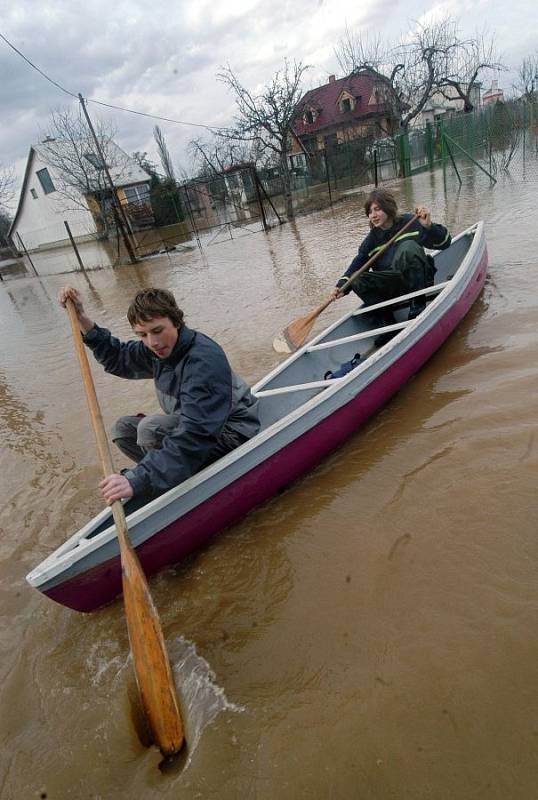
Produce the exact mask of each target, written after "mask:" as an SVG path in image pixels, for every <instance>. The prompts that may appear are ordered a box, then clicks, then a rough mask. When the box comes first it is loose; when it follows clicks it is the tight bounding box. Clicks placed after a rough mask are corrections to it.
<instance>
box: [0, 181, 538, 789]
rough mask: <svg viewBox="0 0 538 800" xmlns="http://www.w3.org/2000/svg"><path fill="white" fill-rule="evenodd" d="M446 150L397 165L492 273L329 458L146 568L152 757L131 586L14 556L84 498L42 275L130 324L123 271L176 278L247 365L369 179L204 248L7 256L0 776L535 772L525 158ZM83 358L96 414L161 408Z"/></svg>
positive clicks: (202, 784)
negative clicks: (413, 169) (82, 586)
mask: <svg viewBox="0 0 538 800" xmlns="http://www.w3.org/2000/svg"><path fill="white" fill-rule="evenodd" d="M462 177H463V180H464V183H463V186H462V188H461V189H460V190H459V189H458V185H457V182H456V181H454V180H453V177H452V176H451V175H449V176H448V182H447V184H446V186H445V185H444V184H443V177H442V173H440V172H438V173H434V174H433V175H430V174H423V175H421V176H417V177H415V178H413V179H410V180H408V181H405V182H401V183H397V184H395V189H396V191H397V193H398V196H399V200H400V205H401V207H402V208H405V209H410V208H411V207H413V206H414V204H415V203H417V202H423V203H426V204H428V205H430V207H431V208H432V210H433V216H434V219H437V220H439V221H445V222H446V223H447V225H448V226H449V227H450V229H451V231H452V232H453V233H457V232H458V231H460V230H462V229H463V228H465V227H467V226H468V225H470V224H471V223H473V222H475V221H476V220H477V219H480V218H483V219H484V220H485V222H486V232H487V239H488V248H489V257H490V266H489V277H488V280H487V284H486V287H485V290H484V292H483V294H482V296H481V297H480V298H479V300H478V301H477V303H476V304H475V305H474V306H473V308H472V309H471V311H470V313H469V315H468V316H467V317H466V319H465V320H464V321H463V323H462V324H461V325H460V327H459V328H458V330H457V331H456V332H455V333H454V334H453V335H452V336H451V337H450V339H449V340H448V341H447V343H446V344H445V345H444V346H443V348H442V349H441V350H440V351H439V352H438V353H437V354H436V355H435V356H434V357H433V359H432V360H431V361H430V362H429V363H428V364H427V365H426V366H425V367H424V369H423V370H422V371H421V372H420V374H419V375H417V376H416V377H415V378H414V379H413V380H412V381H411V382H410V383H409V384H408V385H407V386H406V387H405V388H404V389H403V390H402V391H401V392H400V393H399V394H398V395H397V396H396V397H395V398H393V400H392V401H391V402H390V403H389V404H388V405H387V406H386V407H385V408H384V409H383V410H382V411H381V412H380V413H379V414H377V416H376V417H375V418H373V419H372V420H371V421H370V423H369V424H368V425H367V426H366V427H365V428H364V429H363V430H361V431H359V432H358V433H357V434H356V435H355V436H354V437H353V438H352V439H351V440H350V441H349V442H348V443H347V444H346V445H345V446H344V447H343V448H342V449H340V450H339V451H338V452H336V453H335V454H334V455H333V456H331V457H330V458H328V459H327V460H326V461H324V463H323V464H322V465H321V466H320V467H319V468H317V469H316V470H314V471H313V472H312V473H311V474H309V475H308V476H305V477H304V478H303V479H302V480H301V481H299V482H297V483H296V484H294V485H293V486H291V487H290V488H289V489H288V490H287V491H286V492H285V493H284V494H282V495H281V496H279V497H277V498H275V499H274V500H272V501H271V502H269V503H267V504H266V505H264V506H263V507H261V508H259V509H258V510H256V511H255V512H254V513H252V514H251V515H250V516H249V517H248V518H246V519H245V520H244V521H243V522H241V523H240V524H238V525H236V526H235V527H233V529H230V530H228V531H225V532H224V533H222V534H221V535H219V536H218V537H217V538H216V539H214V540H213V542H212V543H211V544H210V545H209V546H208V547H207V548H206V549H204V550H203V551H202V552H199V553H197V554H196V555H195V556H193V557H192V558H191V559H189V560H188V561H187V562H186V563H184V564H182V565H181V566H179V567H177V568H175V569H173V570H170V571H168V572H165V573H163V574H161V575H159V576H158V577H157V578H155V579H152V580H151V582H150V585H151V591H152V594H153V597H154V600H155V603H156V605H157V608H158V609H159V613H160V616H161V621H162V625H163V630H164V634H165V638H166V641H167V644H168V647H169V650H170V654H171V661H172V664H173V667H174V670H175V673H176V677H177V679H178V685H179V691H180V695H181V696H182V698H183V703H184V705H185V708H186V711H187V713H186V716H187V718H188V719H187V727H188V731H190V734H189V735H190V741H189V745H190V753H189V761H188V764H186V765H184V766H183V769H179V768H178V769H175V770H171V771H170V772H167V773H162V772H161V771H159V769H158V763H159V760H160V759H159V754H158V753H157V751H156V750H155V749H146V748H145V747H144V746H143V745H142V744H141V743H140V741H139V739H138V737H137V734H136V729H135V725H134V723H133V712H132V702H131V696H132V694H133V678H132V669H131V664H130V661H129V658H128V642H127V634H126V629H125V621H124V614H123V608H122V604H121V602H118V603H115V604H114V605H112V606H109V607H108V608H105V609H103V610H101V611H98V612H96V613H94V614H91V615H82V614H78V613H76V612H74V611H70V610H68V609H65V608H63V607H60V606H58V605H56V604H54V603H53V602H52V601H50V600H48V599H46V598H44V597H43V596H41V595H40V594H39V593H38V592H36V591H35V590H33V589H31V588H30V587H29V586H28V585H27V584H26V582H25V575H26V573H27V572H29V571H30V570H31V569H32V568H33V567H35V566H36V565H37V564H38V563H39V562H40V561H41V560H42V559H43V558H45V557H46V556H47V555H48V554H49V553H50V552H51V551H52V550H53V549H54V548H55V547H57V546H59V545H60V544H61V543H62V542H63V541H64V540H65V539H66V538H67V537H68V536H69V535H70V534H71V533H73V532H74V531H75V530H76V529H78V528H79V527H80V526H81V525H82V524H83V523H84V522H85V521H86V520H87V519H88V518H89V517H90V515H93V514H94V513H95V512H96V511H97V510H98V509H99V508H100V507H101V503H100V501H99V497H98V494H97V492H96V485H97V483H98V481H99V479H100V470H99V466H98V460H97V456H96V453H95V445H94V439H93V433H92V431H91V428H90V424H89V421H88V415H87V410H86V401H85V396H84V392H83V388H82V385H81V380H80V377H79V373H78V366H77V363H76V358H75V355H74V351H73V346H72V342H71V338H70V329H69V325H68V320H67V317H66V314H65V312H64V311H63V310H62V309H61V308H60V307H59V306H57V304H56V301H55V296H56V292H57V290H58V288H59V287H60V286H61V285H63V284H65V283H66V282H69V283H71V284H73V285H75V286H76V287H77V288H79V289H80V290H81V291H82V292H83V294H84V297H85V299H86V307H87V309H88V311H89V313H90V314H92V315H93V317H94V319H95V320H96V321H97V322H98V323H99V324H101V325H106V326H109V327H111V328H112V329H113V330H114V332H116V333H117V334H119V335H121V336H127V335H128V333H129V327H128V323H127V320H126V318H125V310H126V308H127V305H128V302H129V299H130V297H131V296H132V295H133V294H134V293H135V292H136V290H138V289H139V288H141V287H144V286H148V285H157V286H164V287H168V288H171V289H173V290H174V292H175V294H176V297H177V299H178V301H179V303H180V305H181V306H182V307H183V308H184V310H185V312H186V316H187V322H188V324H189V325H191V326H192V327H195V328H199V329H200V330H202V331H204V332H206V333H208V334H209V335H211V336H213V337H214V338H215V339H216V340H217V341H219V342H220V343H221V344H222V345H223V346H224V348H225V350H226V351H227V353H228V355H229V358H230V360H231V362H232V364H233V366H234V368H235V369H236V370H237V371H238V372H239V373H240V374H242V375H243V376H244V377H245V378H246V379H247V380H249V381H250V382H252V383H253V382H255V381H256V380H257V379H259V378H260V377H262V376H263V375H264V374H265V373H266V372H267V371H268V370H269V369H270V368H272V367H273V366H274V365H275V364H276V363H278V360H279V358H280V357H279V356H277V354H275V353H274V352H273V350H272V347H271V343H272V340H273V337H274V335H275V334H276V333H278V332H279V331H280V330H281V329H282V328H283V327H284V326H285V325H286V324H287V323H288V322H290V321H291V320H293V319H296V318H297V317H299V316H301V315H302V314H304V313H306V312H307V311H309V310H312V309H313V308H315V307H316V306H318V305H319V304H320V303H321V302H322V301H323V300H324V299H325V297H326V296H327V294H328V293H329V291H330V290H331V288H332V286H333V285H334V281H335V279H336V278H337V277H338V276H339V275H340V274H341V272H342V270H343V269H344V268H345V267H346V266H347V264H348V263H349V260H350V259H351V257H352V256H353V255H354V253H355V251H356V247H357V245H358V242H359V241H360V239H361V237H362V236H363V235H364V234H365V232H366V224H365V218H364V216H363V213H362V211H361V199H362V198H361V196H360V195H357V196H356V197H353V196H350V198H349V199H348V200H347V201H345V202H343V203H340V204H338V205H337V206H334V207H333V209H328V210H325V211H321V212H316V213H314V214H311V215H310V216H308V217H303V218H300V219H298V220H297V222H296V223H292V224H287V225H285V226H282V227H281V228H275V229H273V230H272V231H270V232H269V233H268V234H267V235H266V234H263V233H256V234H249V233H246V234H245V235H244V237H243V238H240V239H234V240H233V241H227V242H222V243H220V244H216V245H215V246H212V247H208V248H205V249H204V250H203V252H202V253H200V252H198V251H197V250H193V251H191V252H187V253H178V254H175V253H174V254H171V255H170V256H164V257H162V258H155V259H151V260H147V261H145V262H141V263H139V264H138V265H136V266H125V267H120V268H117V269H115V270H112V269H103V270H99V271H94V272H91V273H88V274H87V276H84V275H83V274H81V273H77V274H75V275H69V276H60V275H56V276H51V277H48V278H42V279H40V278H36V277H24V278H16V279H12V280H9V281H5V282H4V283H2V284H0V331H1V337H0V398H1V405H0V436H1V441H2V449H1V456H0V469H1V475H2V482H1V487H2V488H1V509H0V527H1V533H0V569H1V588H0V591H1V594H2V606H1V608H2V620H1V629H0V631H1V632H0V647H1V655H2V657H1V666H0V670H1V672H0V736H1V740H0V741H1V749H0V797H1V798H2V800H27V799H29V798H39V797H41V798H48V800H64V798H73V799H74V800H82V798H85V799H86V798H87V799H90V798H91V800H108V798H122V799H123V798H126V799H127V798H144V800H156V799H157V798H159V800H161V799H162V800H168V799H171V798H179V797H181V798H215V799H216V798H218V799H219V800H233V799H234V798H239V797H241V798H256V800H277V799H278V800H295V799H296V798H308V799H309V800H310V799H312V800H317V799H318V798H343V799H346V800H347V798H360V800H389V799H390V800H422V798H424V799H426V798H428V800H430V799H433V800H441V799H443V800H444V799H445V798H446V799H447V800H448V799H449V798H450V800H453V798H458V799H459V798H473V800H476V799H478V798H484V800H486V799H487V800H491V799H492V798H495V799H496V798H498V799H499V800H501V799H502V800H507V798H510V800H531V798H535V797H536V796H537V791H538V790H537V788H536V786H537V775H538V690H537V683H536V664H537V663H538V636H537V633H536V627H537V626H536V620H537V613H538V582H537V579H536V574H537V562H538V535H537V530H538V493H537V491H536V475H537V466H538V437H537V433H536V424H537V416H538V414H537V410H538V407H537V378H538V333H537V324H536V322H537V318H538V317H537V313H538V269H537V257H536V219H535V214H534V213H533V210H534V209H535V207H536V201H537V200H538V173H536V174H530V173H528V174H527V175H526V176H525V177H521V176H518V177H517V178H514V177H512V178H511V177H506V176H505V177H500V178H499V182H498V184H497V185H496V186H494V187H491V186H490V184H489V181H488V179H487V178H486V177H485V176H484V175H482V174H481V173H479V172H474V171H471V170H467V171H466V172H464V173H463V174H462ZM352 303H353V300H352V298H345V299H343V300H341V301H340V302H339V303H338V304H335V306H334V307H331V308H330V309H328V310H327V312H325V313H324V315H323V317H322V319H320V320H319V321H318V326H319V327H318V328H317V330H319V329H321V327H323V325H325V324H328V323H329V322H330V321H331V320H333V319H335V318H336V316H337V315H338V316H339V315H340V314H343V313H344V312H345V311H346V310H347V309H348V308H349V307H350V306H351V304H352ZM94 375H95V380H96V386H97V392H98V395H99V397H100V400H101V404H102V409H103V415H104V418H105V422H106V423H107V424H110V423H112V421H113V420H114V419H115V418H116V417H117V416H119V415H120V414H122V413H136V412H138V411H148V410H151V409H152V408H155V401H154V398H153V389H152V385H151V382H136V383H133V382H128V381H121V380H119V379H117V378H113V377H111V376H107V375H105V374H104V373H103V372H102V371H101V370H100V369H99V368H97V369H96V370H95V371H94ZM116 464H117V467H118V468H119V467H121V466H124V463H123V462H122V460H121V458H119V457H118V458H117V461H116ZM195 663H196V664H197V665H198V667H200V665H202V666H201V667H200V668H201V669H202V672H203V675H202V676H201V678H200V681H199V684H200V685H201V686H203V687H204V688H205V689H206V690H208V691H206V692H205V693H204V692H203V691H201V692H200V693H198V694H197V693H196V691H195V690H193V685H192V674H193V670H194V666H193V665H194V664H195ZM204 670H205V672H204ZM211 687H213V688H211ZM215 697H220V704H217V706H213V707H211V708H210V706H211V702H214V701H215Z"/></svg>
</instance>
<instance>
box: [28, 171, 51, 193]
mask: <svg viewBox="0 0 538 800" xmlns="http://www.w3.org/2000/svg"><path fill="white" fill-rule="evenodd" d="M36 175H37V177H38V180H39V183H40V184H41V186H42V187H43V191H44V192H45V194H50V193H51V192H55V191H56V187H55V186H54V184H53V182H52V178H51V177H50V175H49V171H48V169H47V168H46V167H45V168H44V169H38V170H37V172H36ZM32 196H33V195H32Z"/></svg>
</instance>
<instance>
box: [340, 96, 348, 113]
mask: <svg viewBox="0 0 538 800" xmlns="http://www.w3.org/2000/svg"><path fill="white" fill-rule="evenodd" d="M340 111H341V112H342V113H343V114H345V112H346V111H351V100H350V99H349V97H344V99H343V100H342V102H341V103H340Z"/></svg>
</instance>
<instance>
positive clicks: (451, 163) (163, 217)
mask: <svg viewBox="0 0 538 800" xmlns="http://www.w3.org/2000/svg"><path fill="white" fill-rule="evenodd" d="M439 167H441V168H442V169H443V170H445V171H446V170H452V171H455V173H456V174H457V177H458V178H459V180H460V182H461V181H463V180H464V178H465V170H466V168H467V167H470V168H472V169H473V170H474V169H475V168H476V167H478V168H480V169H481V170H483V171H484V172H485V173H487V175H489V177H490V179H491V180H492V181H495V180H496V179H498V177H499V176H500V175H501V174H502V173H503V172H509V173H510V174H511V175H512V176H514V177H516V178H518V177H519V178H521V179H523V177H525V179H529V178H530V179H531V180H537V181H538V102H524V101H521V100H520V101H509V102H506V103H503V102H501V103H499V102H498V103H495V104H494V105H491V106H486V107H483V108H480V109H478V110H476V111H474V112H472V113H467V114H465V113H458V114H453V115H451V116H448V115H445V116H444V117H443V118H442V119H439V120H436V121H435V122H434V123H433V124H427V125H425V126H424V127H422V128H412V129H410V130H409V131H407V132H402V133H399V134H397V135H395V136H392V137H386V138H382V139H376V140H373V139H355V140H352V141H348V142H344V143H341V144H336V143H335V142H334V140H330V141H329V142H327V146H326V148H325V149H323V150H317V151H315V152H312V153H311V154H309V155H308V156H307V155H306V154H305V157H304V159H303V163H302V164H300V165H296V167H295V169H294V170H293V171H292V175H291V192H292V201H293V207H294V210H295V211H296V212H299V213H300V212H306V211H309V210H312V209H315V208H322V207H325V206H327V205H329V204H331V203H333V202H334V201H336V200H339V199H341V198H342V197H344V196H346V195H348V194H351V193H355V192H357V191H358V190H361V189H363V190H365V191H367V190H369V189H370V188H373V187H374V186H378V185H380V184H383V183H385V182H387V181H389V182H390V181H394V180H396V179H399V178H405V177H409V176H411V175H414V174H416V173H418V172H421V171H424V170H433V169H436V168H439ZM138 195H140V196H138ZM138 195H137V197H136V198H134V200H135V202H133V198H129V202H127V197H125V198H123V199H122V207H123V210H124V211H125V217H126V220H125V222H126V226H127V228H128V231H127V233H128V235H129V237H130V241H131V246H132V249H133V251H134V253H135V254H136V255H137V256H139V257H144V256H147V255H149V254H151V253H163V252H168V251H170V250H174V249H183V248H185V247H199V248H202V247H209V246H212V245H215V244H219V243H221V242H224V241H226V240H229V239H236V238H239V237H241V236H248V235H251V234H253V233H258V232H260V231H263V230H267V229H268V228H269V227H271V226H272V225H274V224H277V223H279V222H281V221H282V220H283V218H284V216H285V199H284V191H283V181H282V178H281V176H280V175H279V174H278V170H276V169H272V170H270V169H260V170H257V169H256V168H255V167H254V165H253V164H242V165H238V166H235V167H233V168H231V169H228V170H225V171H224V172H214V173H209V174H207V175H206V176H202V177H199V178H196V179H192V180H189V181H186V182H184V183H183V184H181V185H179V184H177V183H176V182H175V181H172V180H171V179H170V180H168V179H167V180H165V181H163V180H162V179H160V180H159V179H157V178H155V179H152V182H151V183H150V184H148V187H147V192H146V194H144V195H141V194H140V192H138ZM108 203H109V205H110V208H109V207H108V206H106V207H105V206H103V204H101V206H102V207H100V216H99V215H98V217H99V218H98V219H96V218H95V214H94V212H93V211H91V213H90V212H87V214H86V216H85V218H84V219H83V220H82V219H79V218H78V217H77V218H74V217H73V216H71V217H70V222H69V224H68V222H67V221H66V220H61V219H60V220H58V222H57V223H54V224H51V225H49V226H48V227H47V228H42V229H41V228H40V229H39V230H37V229H36V230H33V231H25V232H24V233H23V235H22V238H21V236H20V234H18V238H17V239H15V240H14V242H13V244H14V246H15V249H16V250H17V251H18V252H19V253H22V254H24V255H25V256H26V258H27V260H28V261H29V263H30V264H31V266H32V268H33V271H34V272H39V273H43V272H44V271H45V270H46V271H47V272H50V271H51V270H53V269H54V271H56V270H57V269H58V270H59V269H60V266H59V263H60V260H61V256H62V254H63V253H65V252H66V251H69V252H70V253H71V255H70V257H69V259H68V260H67V261H68V262H69V263H67V261H66V267H65V268H66V269H84V268H85V267H86V268H90V269H91V268H95V267H97V266H104V265H107V264H114V263H125V262H126V261H127V260H128V259H127V258H126V251H125V247H124V242H123V238H124V237H122V236H120V233H119V230H118V220H117V213H116V212H115V210H114V208H112V205H111V203H112V201H111V200H110V199H109V201H108ZM105 205H106V204H105ZM113 212H114V213H113ZM92 214H93V217H94V218H93V220H92ZM90 223H91V224H90ZM93 223H95V224H93ZM34 253H39V254H40V257H41V262H46V267H45V266H41V263H38V261H37V260H36V259H33V254H34ZM30 254H31V255H30ZM32 259H33V260H32ZM53 262H54V264H56V263H58V266H57V267H56V266H54V267H53V266H52V265H53Z"/></svg>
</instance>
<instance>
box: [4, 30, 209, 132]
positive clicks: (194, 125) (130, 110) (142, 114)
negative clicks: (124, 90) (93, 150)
mask: <svg viewBox="0 0 538 800" xmlns="http://www.w3.org/2000/svg"><path fill="white" fill-rule="evenodd" d="M0 39H2V40H3V41H4V42H5V43H6V44H7V45H8V47H11V49H12V50H14V51H15V53H17V55H19V56H20V57H21V58H22V59H24V61H26V63H27V64H29V65H30V66H31V67H32V69H35V70H36V71H37V72H39V74H40V75H41V76H42V77H43V78H45V80H47V81H48V82H49V83H52V84H53V86H56V88H57V89H60V90H61V91H62V92H64V93H65V94H68V95H69V96H70V97H74V98H75V100H78V99H79V97H78V95H77V94H75V93H74V92H70V91H69V90H68V89H66V88H65V87H64V86H61V85H60V84H59V83H57V82H56V81H55V80H53V79H52V78H50V77H49V76H48V75H47V74H46V73H45V72H43V70H42V69H40V68H39V67H38V66H36V65H35V64H34V63H33V62H32V61H30V59H29V58H27V57H26V56H25V55H24V53H21V51H20V50H18V49H17V48H16V47H15V45H14V44H11V42H10V41H9V40H8V39H6V37H5V36H4V35H3V34H2V33H0ZM85 99H86V102H88V103H95V104H96V105H99V106H105V107H106V108H113V109H115V110H116V111H124V112H126V113H128V114H137V115H138V116H140V117H148V118H149V119H158V120H161V121H162V122H172V123H174V124H175V125H188V126H190V127H192V128H205V129H206V130H208V131H218V130H220V128H216V127H214V126H211V125H202V124H201V123H197V122H185V121H184V120H180V119H170V118H169V117H160V116H158V115H157V114H149V113H147V112H145V111H135V109H133V108H124V107H123V106H117V105H114V104H113V103H105V102H103V101H102V100H91V99H90V98H85Z"/></svg>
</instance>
